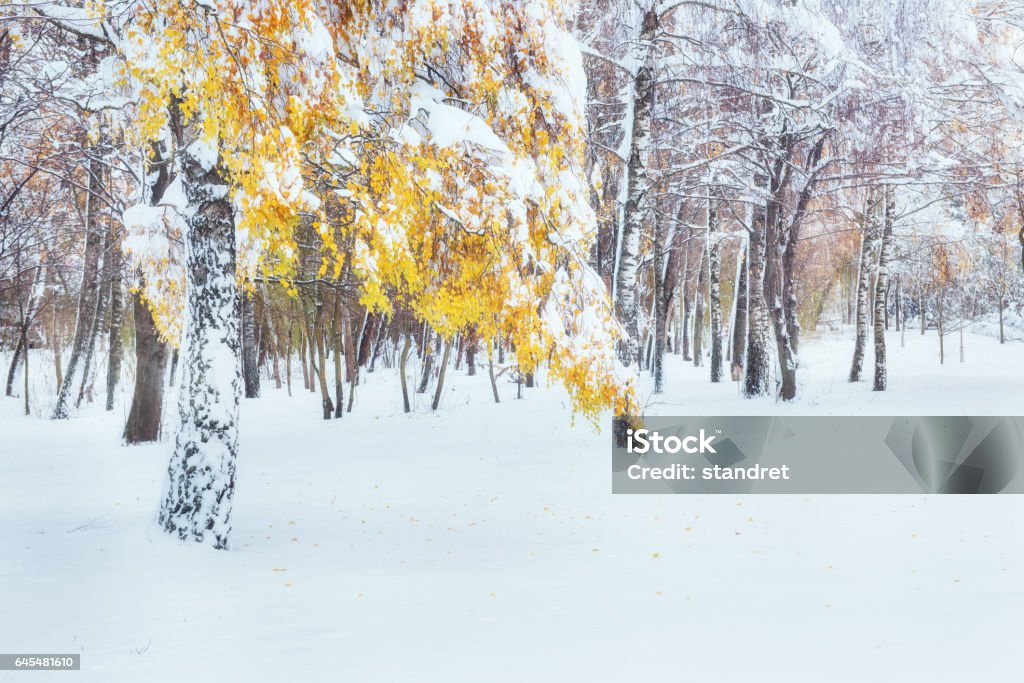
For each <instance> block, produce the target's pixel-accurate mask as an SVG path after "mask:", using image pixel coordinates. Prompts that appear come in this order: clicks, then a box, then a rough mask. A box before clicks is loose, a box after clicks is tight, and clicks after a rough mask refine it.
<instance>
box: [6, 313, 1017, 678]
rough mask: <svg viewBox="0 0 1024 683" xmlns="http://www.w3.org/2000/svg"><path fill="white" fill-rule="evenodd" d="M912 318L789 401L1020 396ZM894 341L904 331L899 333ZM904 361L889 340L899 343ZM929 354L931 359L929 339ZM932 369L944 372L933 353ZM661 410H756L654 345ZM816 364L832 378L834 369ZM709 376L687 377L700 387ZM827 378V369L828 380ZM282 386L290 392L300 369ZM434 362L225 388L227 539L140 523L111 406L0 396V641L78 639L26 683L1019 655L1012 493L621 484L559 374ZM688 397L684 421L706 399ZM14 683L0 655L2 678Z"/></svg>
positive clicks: (951, 660)
mask: <svg viewBox="0 0 1024 683" xmlns="http://www.w3.org/2000/svg"><path fill="white" fill-rule="evenodd" d="M934 342H935V339H934V333H932V332H929V335H928V336H926V337H924V338H921V337H919V336H915V335H911V334H909V333H908V335H907V343H908V347H907V349H906V350H905V351H904V352H903V353H904V354H905V358H901V360H900V362H898V363H894V364H893V366H892V367H893V376H892V383H891V389H890V391H889V392H886V394H885V395H883V396H879V395H877V394H872V392H870V386H869V385H868V384H861V385H857V386H852V387H851V386H848V385H847V384H846V383H845V382H844V381H843V374H844V372H845V368H842V367H839V366H838V365H837V364H838V361H836V363H833V365H836V366H837V367H836V368H831V367H829V363H828V362H827V359H828V358H829V355H830V354H839V353H842V356H841V359H840V360H842V361H843V363H844V364H845V360H846V358H847V352H846V350H847V349H848V347H849V340H848V339H840V338H839V337H827V338H825V339H823V340H809V341H808V342H807V344H806V346H805V349H804V353H803V359H804V366H803V367H804V368H805V373H804V375H805V376H804V378H803V382H804V387H805V388H807V389H809V391H808V392H807V394H806V396H805V398H804V400H803V401H801V402H799V403H797V404H796V405H793V406H786V410H787V411H792V412H808V413H817V412H822V413H824V412H829V413H836V414H843V413H848V412H874V411H876V410H877V411H878V412H881V413H885V412H891V411H892V410H894V409H895V410H898V411H903V412H907V411H911V412H915V413H921V412H925V413H926V412H938V413H941V412H944V411H945V412H954V413H958V414H969V413H971V412H974V411H979V412H980V411H987V410H998V412H1002V413H1013V412H1016V413H1019V412H1020V408H1021V407H1022V404H1021V399H1020V394H1019V389H1018V388H1019V386H1020V379H1021V378H1020V375H1019V374H1018V375H1015V376H1011V375H1009V373H1008V372H1007V370H1010V369H1016V368H1018V367H1019V364H1018V363H1016V362H1015V361H1016V359H1018V358H1019V355H1020V351H1021V345H1020V344H1008V345H1006V346H1003V347H1000V346H999V345H998V343H994V342H993V343H990V342H992V340H989V339H987V338H984V337H979V336H974V335H969V336H968V346H967V359H968V362H967V363H965V364H964V365H963V366H961V365H960V364H959V363H957V362H955V357H954V362H949V363H948V364H947V365H946V366H944V367H943V368H941V369H940V368H938V366H937V357H936V358H933V357H932V354H931V353H930V350H931V346H932V345H934ZM892 345H893V346H894V347H895V348H898V345H899V344H898V337H896V336H895V335H893V336H892ZM894 353H897V351H894ZM935 355H936V356H937V351H936V354H935ZM933 363H934V367H933V366H932V365H930V364H933ZM669 372H670V373H672V376H673V381H672V382H671V383H670V384H669V386H672V387H678V388H680V389H682V388H684V387H685V388H686V389H687V390H692V391H693V392H694V394H693V398H692V399H691V398H684V397H682V396H675V397H673V396H672V395H670V394H666V396H665V398H664V400H663V401H662V403H661V404H660V405H659V406H658V410H659V412H662V413H671V412H675V411H677V410H678V411H682V410H683V408H684V407H685V408H687V412H701V413H714V412H716V411H719V410H721V411H728V412H729V413H730V414H732V413H736V412H738V411H741V410H743V411H747V410H749V411H751V412H765V411H769V412H771V411H774V410H776V409H777V406H776V404H774V403H773V402H770V401H758V402H753V403H748V402H743V401H740V400H738V399H737V398H735V393H734V392H735V388H734V387H733V386H732V385H729V384H725V385H722V386H720V387H712V386H711V385H709V384H707V382H706V380H704V376H703V372H704V371H703V370H700V371H699V373H700V374H699V375H698V374H696V373H697V372H698V371H694V370H692V369H691V368H689V367H682V366H681V363H680V362H679V361H678V359H677V358H676V357H674V356H673V357H671V359H670V364H669ZM833 375H835V381H834V382H832V381H831V380H830V378H831V377H832V376H833ZM698 378H699V381H698ZM826 380H829V381H826ZM298 386H300V387H301V383H299V385H298ZM501 390H502V392H503V394H502V400H503V403H504V404H503V405H502V406H495V405H494V404H492V403H490V399H489V394H490V387H489V385H488V380H487V377H486V375H482V376H477V377H472V378H471V377H466V376H465V375H464V374H463V373H452V384H451V390H450V391H449V392H448V393H446V397H445V409H444V410H443V411H441V412H439V413H437V414H431V413H429V412H427V410H426V407H425V405H424V404H425V403H426V401H425V400H424V397H422V396H420V397H418V398H419V400H420V401H419V402H420V407H419V408H418V410H417V411H416V412H414V413H413V414H411V415H408V416H406V415H403V414H402V413H401V407H400V400H401V399H400V396H398V395H396V391H395V386H394V383H393V379H392V378H390V377H389V376H387V375H385V374H384V373H383V372H378V373H374V374H372V375H369V377H368V380H367V382H366V385H365V386H364V387H362V388H361V389H360V390H359V394H358V398H359V403H360V404H361V405H360V407H359V409H358V410H356V411H355V412H353V413H352V414H350V415H347V416H345V418H344V419H342V420H340V421H330V422H325V421H322V420H320V419H319V402H318V397H317V395H316V394H311V393H305V392H302V391H296V396H295V397H293V398H291V399H289V398H288V397H287V396H286V395H285V392H284V391H275V390H274V389H273V388H272V386H271V385H268V386H267V387H266V389H265V394H266V396H265V397H264V398H261V399H258V400H247V401H244V402H243V408H242V418H243V421H242V449H241V456H240V458H239V461H238V494H237V498H236V504H235V514H234V520H233V522H234V531H233V546H234V547H233V549H232V550H231V551H229V552H216V551H212V550H210V549H208V548H205V547H192V546H188V545H179V544H178V543H177V542H176V541H174V540H172V539H171V538H169V537H168V536H166V535H165V534H163V533H161V532H160V531H159V530H158V529H157V528H156V527H155V525H154V524H153V519H154V515H155V512H156V508H157V504H158V501H159V497H160V491H161V486H162V485H163V477H164V476H165V471H166V467H167V458H168V450H169V445H168V444H167V443H163V444H157V445H153V446H144V447H132V448H126V447H122V446H121V445H120V443H119V435H120V430H121V429H122V427H123V415H122V409H121V408H120V407H119V408H118V409H117V410H115V411H114V412H113V413H110V414H103V413H102V412H100V411H98V410H97V411H93V412H87V413H86V414H85V415H84V416H82V417H79V418H75V419H71V420H68V421H66V422H50V421H44V420H42V419H40V418H38V417H30V418H25V417H23V416H21V415H20V404H19V402H18V401H17V400H14V399H9V398H6V399H3V400H2V401H0V432H2V433H3V435H4V438H3V439H0V518H2V519H3V521H4V524H3V526H2V530H0V604H2V605H3V606H4V608H3V613H4V616H5V618H4V619H2V620H0V642H2V643H3V646H4V647H3V649H4V650H6V651H9V652H18V651H25V652H29V651H40V650H46V651H52V652H77V653H81V654H82V671H81V672H79V673H77V674H70V673H63V672H62V673H36V674H34V675H33V680H37V679H39V680H51V679H52V680H70V679H72V678H76V679H79V680H90V681H138V680H146V681H164V680H166V681H171V680H181V679H182V678H183V677H191V678H192V679H193V680H201V681H205V680H303V681H308V680H315V681H319V680H323V681H337V680H352V681H524V680H531V681H575V680H592V681H616V680H655V679H668V680H677V679H678V680H682V679H687V680H692V679H700V678H706V679H709V680H723V681H733V680H747V679H750V680H762V681H776V680H778V681H782V680H786V681H804V680H806V681H823V680H827V681H864V680H931V681H958V680H959V681H962V680H975V679H976V678H977V676H978V675H979V673H981V672H984V673H983V675H984V676H985V677H986V678H988V677H991V678H1001V677H1005V676H1006V675H1008V674H1009V672H1010V671H1012V670H1015V668H1011V667H1012V666H1014V661H1015V657H1016V654H1015V647H1016V641H1017V639H1018V637H1019V634H1020V633H1021V631H1022V629H1024V618H1022V617H1021V614H1022V608H1024V595H1022V593H1021V590H1020V587H1019V582H1018V581H1017V580H1016V579H1017V577H1019V576H1020V573H1021V572H1022V571H1024V542H1022V540H1021V535H1020V531H1019V528H1018V525H1019V522H1018V519H1019V517H1020V504H1021V503H1020V499H1019V498H1018V497H1016V496H976V497H966V496H963V497H961V496H924V495H922V496H702V497H697V496H612V495H611V493H610V484H609V482H610V472H609V453H608V443H607V437H606V436H603V435H601V434H598V433H595V432H594V431H593V430H592V429H591V428H590V427H589V426H588V425H587V424H580V423H578V424H577V425H576V426H575V427H574V428H569V427H568V421H569V410H568V400H567V399H566V398H565V397H564V396H563V395H562V393H561V390H558V389H553V388H552V389H547V388H538V389H530V390H524V395H525V398H524V399H523V400H521V401H516V400H514V399H513V397H514V385H512V384H505V385H502V386H501ZM698 409H699V410H698ZM25 677H26V676H25V675H23V674H18V673H13V672H0V680H19V681H20V680H21V678H25Z"/></svg>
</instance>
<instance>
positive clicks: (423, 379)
mask: <svg viewBox="0 0 1024 683" xmlns="http://www.w3.org/2000/svg"><path fill="white" fill-rule="evenodd" d="M432 347H433V335H432V334H431V331H430V330H427V331H426V333H425V334H424V335H423V372H422V373H421V375H420V385H419V386H418V387H416V393H417V394H425V393H427V386H428V385H429V384H430V373H431V371H432V370H433V367H434V350H433V348H432Z"/></svg>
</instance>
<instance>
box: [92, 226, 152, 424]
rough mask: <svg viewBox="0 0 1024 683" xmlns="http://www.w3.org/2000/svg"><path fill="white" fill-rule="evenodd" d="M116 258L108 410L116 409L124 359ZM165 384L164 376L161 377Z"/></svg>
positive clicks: (111, 305) (108, 345) (118, 272)
mask: <svg viewBox="0 0 1024 683" xmlns="http://www.w3.org/2000/svg"><path fill="white" fill-rule="evenodd" d="M114 252H115V253H116V254H120V252H121V249H120V246H119V245H117V244H115V246H114ZM114 258H115V266H114V276H113V278H112V279H111V282H110V331H109V337H108V344H107V349H108V351H107V402H106V409H107V410H113V409H114V390H115V389H117V380H118V379H120V377H121V360H122V358H123V357H124V344H123V343H122V341H121V326H122V325H123V324H124V299H123V297H122V292H121V259H120V258H119V257H116V256H115V257H114ZM160 382H161V383H163V375H162V374H161V376H160Z"/></svg>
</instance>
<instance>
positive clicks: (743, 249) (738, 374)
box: [730, 243, 747, 382]
mask: <svg viewBox="0 0 1024 683" xmlns="http://www.w3.org/2000/svg"><path fill="white" fill-rule="evenodd" d="M736 269H737V275H736V291H735V292H733V298H734V299H735V300H736V304H735V308H736V313H735V315H734V316H733V322H732V328H731V330H730V331H731V334H732V353H731V355H732V379H733V381H734V382H738V381H740V378H742V377H743V357H744V355H745V349H746V348H747V246H746V244H745V243H744V244H743V245H740V250H739V253H738V254H737V255H736Z"/></svg>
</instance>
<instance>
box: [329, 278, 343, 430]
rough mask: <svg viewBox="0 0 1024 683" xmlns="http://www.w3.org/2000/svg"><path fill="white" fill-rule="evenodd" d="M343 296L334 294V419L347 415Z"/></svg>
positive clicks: (332, 337) (332, 336)
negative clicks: (341, 303)
mask: <svg viewBox="0 0 1024 683" xmlns="http://www.w3.org/2000/svg"><path fill="white" fill-rule="evenodd" d="M340 300H341V295H340V294H339V293H338V292H335V293H334V315H333V318H332V320H331V339H332V340H333V343H334V417H335V419H339V418H341V417H343V416H344V415H345V410H344V408H343V406H344V405H345V373H344V372H343V371H342V367H343V366H342V363H344V362H345V360H344V358H343V356H342V352H341V349H342V341H343V338H342V334H341V326H342V325H344V324H345V321H344V316H342V315H341V307H340Z"/></svg>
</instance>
